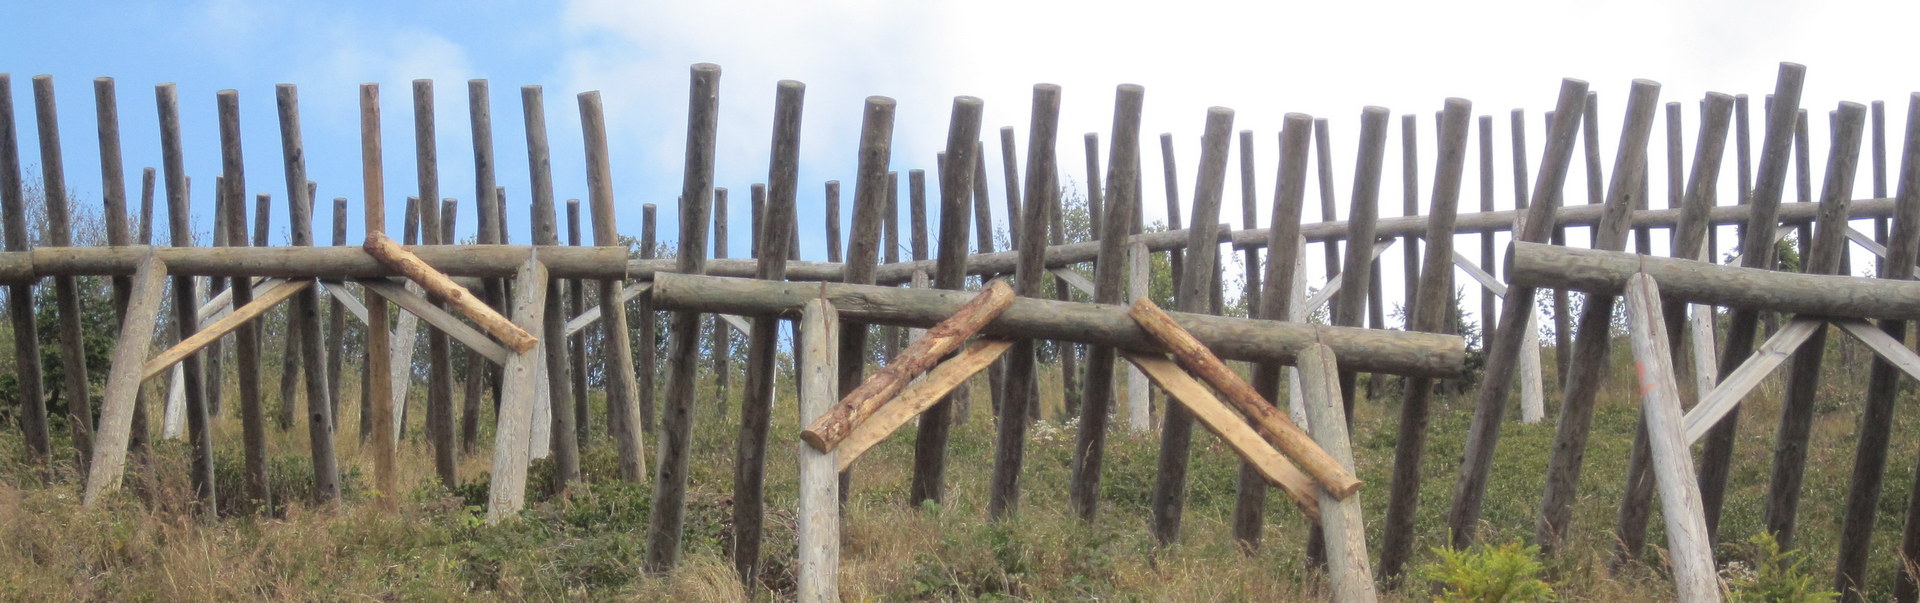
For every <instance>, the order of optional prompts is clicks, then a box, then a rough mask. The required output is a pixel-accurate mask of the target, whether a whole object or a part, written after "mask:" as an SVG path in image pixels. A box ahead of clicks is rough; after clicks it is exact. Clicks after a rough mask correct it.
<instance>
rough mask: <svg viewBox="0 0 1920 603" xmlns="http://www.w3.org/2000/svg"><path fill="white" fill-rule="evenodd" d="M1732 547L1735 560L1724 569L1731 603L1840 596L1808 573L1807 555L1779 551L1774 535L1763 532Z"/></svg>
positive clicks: (1806, 601)
mask: <svg viewBox="0 0 1920 603" xmlns="http://www.w3.org/2000/svg"><path fill="white" fill-rule="evenodd" d="M1733 548H1734V549H1735V550H1734V551H1733V555H1732V556H1733V557H1734V559H1735V560H1734V561H1730V562H1728V563H1727V565H1726V567H1725V568H1722V570H1721V573H1722V576H1723V577H1724V578H1725V579H1726V581H1727V588H1728V590H1729V591H1731V592H1730V593H1729V594H1730V596H1729V597H1728V598H1727V600H1728V601H1734V602H1736V603H1738V602H1741V601H1755V602H1761V601H1765V602H1768V603H1812V602H1816V601H1832V600H1834V598H1836V597H1839V596H1840V594H1839V593H1836V592H1833V591H1831V590H1827V589H1826V587H1825V586H1823V582H1824V581H1823V580H1821V579H1820V578H1818V577H1816V576H1814V575H1813V573H1812V572H1810V571H1807V554H1806V553H1805V552H1802V551H1794V550H1786V551H1783V550H1780V543H1779V542H1778V541H1776V540H1774V539H1773V533H1771V532H1767V531H1764V530H1763V531H1761V532H1760V533H1759V534H1755V535H1754V536H1753V537H1752V538H1748V539H1747V541H1746V542H1745V543H1741V544H1739V545H1736V546H1735V547H1733Z"/></svg>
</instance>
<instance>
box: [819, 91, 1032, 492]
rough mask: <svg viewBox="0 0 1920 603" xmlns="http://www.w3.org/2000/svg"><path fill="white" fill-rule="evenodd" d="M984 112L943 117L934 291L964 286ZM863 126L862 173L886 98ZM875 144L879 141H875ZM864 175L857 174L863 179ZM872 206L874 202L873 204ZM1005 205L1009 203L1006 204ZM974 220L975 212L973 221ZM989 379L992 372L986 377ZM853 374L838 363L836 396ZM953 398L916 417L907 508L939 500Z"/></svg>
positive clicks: (958, 109)
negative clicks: (944, 141) (944, 139)
mask: <svg viewBox="0 0 1920 603" xmlns="http://www.w3.org/2000/svg"><path fill="white" fill-rule="evenodd" d="M984 108H985V107H984V103H983V102H982V101H981V100H980V99H978V98H975V97H971V96H958V97H954V99H953V103H952V108H951V109H950V110H949V117H948V118H947V145H946V155H947V162H946V164H945V165H943V166H941V171H940V238H939V240H938V245H939V248H938V249H937V250H936V252H937V254H938V259H937V260H936V263H935V271H934V273H933V286H934V288H936V289H944V290H949V291H959V290H961V289H964V288H965V287H966V273H965V271H964V266H965V261H966V260H965V259H966V257H967V227H968V224H967V214H968V212H967V204H968V203H969V200H970V199H971V200H972V202H975V203H979V204H985V203H986V201H987V198H986V195H985V192H984V191H978V192H976V190H975V189H974V187H976V186H984V184H985V183H984V181H983V180H982V179H981V178H980V176H982V175H983V173H984V171H985V167H984V164H985V162H986V157H985V156H984V155H983V154H982V150H983V148H984V147H983V145H982V144H980V143H979V138H980V116H981V114H982V112H983V111H984ZM871 109H872V107H871V106H870V107H869V110H870V111H871ZM869 125H870V126H873V127H874V130H873V131H872V132H871V134H868V133H867V132H863V136H862V143H861V144H862V146H861V148H862V150H861V157H862V162H861V168H862V170H866V169H868V168H867V166H868V162H867V161H866V159H865V157H866V152H867V149H868V148H869V147H868V146H867V145H868V142H867V141H868V140H869V139H868V138H867V136H869V135H871V136H876V137H877V136H879V135H880V134H881V130H883V129H884V133H885V136H886V137H888V138H891V136H892V135H893V105H892V102H891V99H889V102H888V104H887V105H886V114H885V119H884V126H883V127H882V125H881V124H880V123H875V122H874V121H870V122H869ZM1001 133H1002V136H1003V140H1002V142H1003V143H1009V142H1010V140H1011V135H1012V134H1011V130H1006V129H1003V130H1001ZM875 142H880V141H878V140H876V141H875ZM884 144H885V143H881V144H877V145H876V147H878V148H885V147H884ZM1007 148H1009V149H1010V148H1011V147H1010V146H1008V147H1007ZM886 165H887V164H886V160H885V159H883V158H875V161H874V167H875V168H876V172H875V175H876V176H877V171H878V169H884V168H885V167H886ZM1007 170H1008V173H1009V174H1015V173H1018V172H1017V169H1016V168H1015V167H1013V164H1012V163H1011V162H1009V163H1008V168H1007ZM865 173H866V172H864V171H863V174H865ZM876 184H877V182H876ZM1007 187H1008V190H1009V191H1010V192H1012V191H1015V190H1017V189H1016V184H1015V183H1013V182H1011V181H1009V183H1008V184H1007ZM876 189H877V187H876ZM875 201H876V202H877V201H878V199H876V200H875ZM1009 203H1012V202H1011V201H1010V202H1009ZM876 204H877V203H876ZM977 215H978V214H977V213H976V216H977ZM1008 221H1009V222H1017V220H1014V219H1012V218H1011V217H1009V219H1008ZM1015 232H1019V231H1015ZM981 242H987V243H990V241H989V240H986V239H982V240H981ZM868 257H871V256H868ZM849 259H851V256H849ZM862 268H863V271H864V274H862V275H860V276H861V277H862V278H863V279H865V280H866V281H867V282H873V273H872V272H871V270H872V269H871V268H870V267H869V266H862ZM847 282H849V283H851V282H853V279H852V278H851V277H850V278H848V281H847ZM968 297H971V296H968ZM835 309H836V311H837V310H838V305H837V304H836V305H835ZM949 314H951V312H949ZM945 318H947V316H942V317H941V319H942V320H944V319H945ZM926 326H930V325H926ZM858 332H859V331H842V336H843V337H844V336H845V335H846V334H848V333H858ZM851 343H852V342H851V341H850V340H847V339H844V338H843V339H842V340H841V346H842V347H841V354H840V361H841V362H843V363H844V362H847V361H848V359H849V357H850V353H851V352H853V351H855V350H854V348H852V347H851ZM992 366H996V367H997V366H1003V365H998V364H996V365H992ZM992 370H996V369H991V368H990V369H989V371H992ZM989 374H990V375H991V374H992V373H991V372H990V373H989ZM1003 374H1004V373H1003ZM859 375H860V371H859V370H858V369H856V368H853V367H848V366H846V365H844V364H842V365H841V367H840V391H841V393H842V394H851V393H852V392H854V391H855V390H856V389H857V388H858V387H859V385H860V382H861V381H860V380H859V379H856V377H858V376H859ZM1003 378H1004V377H1003ZM989 386H990V387H991V386H992V382H991V381H990V382H989ZM993 395H1000V394H999V393H998V392H997V390H996V393H995V394H993ZM957 398H958V397H957V396H954V395H952V394H949V395H948V396H947V397H946V399H945V400H943V401H941V402H940V403H938V404H936V405H934V407H933V408H931V409H928V410H927V412H926V413H924V414H922V415H921V417H920V427H919V432H918V434H917V439H916V440H915V442H914V451H913V453H914V456H913V481H912V483H911V484H910V485H909V487H908V490H907V501H908V502H909V504H913V505H915V506H919V505H922V504H925V503H926V502H928V501H931V502H934V503H939V502H941V501H943V500H945V495H946V494H945V490H946V479H947V478H946V472H947V442H948V439H949V434H950V433H951V431H952V425H953V423H954V414H955V406H956V404H955V400H956V399H957ZM995 409H996V410H997V409H999V406H997V405H996V406H995ZM1015 422H1019V421H1015ZM843 484H844V482H843ZM840 494H841V495H842V496H845V495H846V492H844V491H843V492H841V493H840Z"/></svg>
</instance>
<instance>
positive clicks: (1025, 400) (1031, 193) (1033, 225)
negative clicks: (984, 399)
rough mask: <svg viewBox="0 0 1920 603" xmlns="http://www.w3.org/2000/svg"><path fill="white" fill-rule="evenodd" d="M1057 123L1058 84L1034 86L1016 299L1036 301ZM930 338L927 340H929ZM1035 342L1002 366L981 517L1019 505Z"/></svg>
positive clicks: (1021, 342)
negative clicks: (1002, 388)
mask: <svg viewBox="0 0 1920 603" xmlns="http://www.w3.org/2000/svg"><path fill="white" fill-rule="evenodd" d="M1059 125H1060V86H1058V85H1055V84H1035V85H1034V86H1033V103H1032V109H1031V111H1030V121H1029V124H1028V127H1027V170H1026V183H1025V184H1026V194H1025V206H1024V208H1023V209H1024V213H1022V214H1018V215H1019V216H1020V219H1018V220H1012V219H1011V217H1012V214H1010V215H1009V222H1010V223H1012V222H1018V223H1022V224H1023V225H1022V226H1021V228H1020V229H1018V230H1016V231H1015V232H1017V233H1018V234H1017V235H1016V241H1017V243H1016V244H1015V248H1016V249H1018V250H1019V252H1020V264H1019V265H1018V267H1017V268H1016V269H1015V270H1014V277H1013V282H1014V284H1013V292H1015V293H1017V294H1018V295H1020V296H1022V297H1038V296H1039V294H1040V284H1041V277H1042V276H1044V274H1045V270H1044V264H1045V262H1043V261H1042V257H1041V256H1042V254H1044V252H1045V251H1046V245H1047V239H1046V236H1047V208H1048V207H1049V205H1050V203H1051V202H1052V196H1053V195H1054V194H1056V193H1057V192H1058V189H1057V188H1056V187H1055V186H1054V172H1055V170H1056V168H1057V162H1056V161H1055V160H1054V159H1055V158H1054V149H1055V147H1056V146H1057V145H1056V140H1057V138H1058V134H1059ZM929 338H931V337H929ZM1036 345H1037V344H1036V342H1035V341H1034V340H1033V339H1026V338H1021V339H1016V340H1014V342H1013V348H1012V349H1010V350H1008V351H1007V355H1006V356H1004V357H1003V360H1002V362H1004V363H1005V364H1006V366H1007V369H1006V370H1007V377H1006V381H1005V383H1006V390H1007V393H1006V402H1005V403H1003V404H1002V405H1001V407H1000V421H999V422H998V423H996V424H995V427H996V429H995V430H994V448H993V471H992V473H991V475H990V476H989V477H988V482H987V484H988V493H987V516H988V517H989V518H992V519H995V520H1000V519H1006V518H1008V517H1011V516H1013V515H1015V514H1016V513H1017V512H1018V510H1019V507H1020V467H1021V465H1022V464H1023V462H1024V460H1025V457H1026V446H1027V423H1028V422H1029V421H1030V420H1032V417H1031V415H1032V414H1033V410H1034V409H1036V408H1037V407H1038V405H1039V403H1040V401H1039V400H1038V399H1037V398H1038V395H1037V391H1038V390H1037V389H1036V388H1035V387H1034V386H1035V384H1036V383H1037V381H1036V377H1037V375H1036V374H1035V373H1036V371H1037V366H1036V365H1037V361H1036V360H1035V358H1034V356H1035V350H1036Z"/></svg>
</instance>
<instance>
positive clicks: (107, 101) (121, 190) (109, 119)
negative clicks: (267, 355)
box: [0, 77, 165, 463]
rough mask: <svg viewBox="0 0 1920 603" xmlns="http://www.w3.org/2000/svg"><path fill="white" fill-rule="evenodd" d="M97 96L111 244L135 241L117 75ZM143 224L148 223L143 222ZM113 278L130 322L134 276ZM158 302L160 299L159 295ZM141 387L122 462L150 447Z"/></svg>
mask: <svg viewBox="0 0 1920 603" xmlns="http://www.w3.org/2000/svg"><path fill="white" fill-rule="evenodd" d="M93 99H94V100H93V103H94V117H95V122H96V124H97V126H96V130H97V132H98V134H99V141H100V200H101V204H102V206H103V207H102V213H101V215H102V218H103V219H104V220H105V221H106V230H107V244H108V245H128V244H131V243H132V242H133V241H132V234H131V233H130V232H128V225H127V217H128V216H127V183H126V168H125V166H124V164H123V163H122V162H121V155H120V107H119V100H118V98H117V96H116V95H115V93H114V87H113V78H106V77H102V78H94V80H93ZM0 180H4V178H0ZM146 184H147V185H148V186H147V190H146V191H143V192H145V193H148V197H147V198H146V199H145V201H146V202H147V203H149V204H150V203H152V198H151V192H152V186H151V184H152V180H150V179H149V180H147V181H146ZM5 195H6V193H0V196H5ZM142 226H145V225H144V224H143V225H142ZM156 278H158V279H161V280H160V281H159V282H161V283H163V284H164V282H165V281H164V279H165V277H164V276H160V277H156ZM111 280H112V283H113V311H114V318H115V319H116V320H119V321H120V323H121V324H123V325H124V324H126V323H127V308H128V306H129V305H131V304H132V298H133V295H134V291H133V286H134V285H133V280H132V279H130V278H114V279H111ZM153 295H155V296H158V295H160V293H159V292H158V291H155V292H154V293H153ZM154 303H155V304H158V303H159V301H158V299H157V298H156V299H155V301H154ZM157 319H158V316H157V314H156V315H154V316H149V317H147V319H146V320H145V321H144V322H145V323H147V324H145V325H144V326H146V327H148V331H149V333H148V334H147V335H148V341H151V340H152V333H151V332H150V331H151V330H152V329H151V327H152V326H153V323H154V322H155V321H156V320H157ZM116 345H117V343H116ZM109 371H111V368H109ZM109 380H111V377H109ZM139 390H140V388H138V387H136V388H134V393H133V396H132V397H131V398H130V399H129V400H128V401H127V402H128V408H127V410H128V412H130V413H131V418H130V420H129V423H128V425H129V427H128V429H129V431H130V432H131V433H130V434H129V437H128V438H126V440H127V442H126V443H125V444H120V443H115V444H109V446H111V447H113V448H114V449H116V451H117V454H118V455H119V456H118V458H119V462H122V463H124V462H125V459H126V456H125V454H126V451H127V448H128V447H129V446H131V447H133V448H135V449H144V448H145V447H146V444H145V442H146V431H147V421H146V417H145V416H144V415H145V410H146V409H145V407H144V405H143V404H142V403H141V402H140V397H141V396H140V391H139ZM105 413H106V405H105V403H104V402H103V403H102V404H101V415H102V416H101V421H102V424H101V426H100V429H102V430H104V429H105V421H106V417H105ZM96 435H99V434H96ZM99 456H100V448H99V446H97V445H96V446H95V447H94V457H95V458H96V459H97V458H98V457H99Z"/></svg>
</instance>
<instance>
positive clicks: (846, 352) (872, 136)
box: [821, 96, 944, 497]
mask: <svg viewBox="0 0 1920 603" xmlns="http://www.w3.org/2000/svg"><path fill="white" fill-rule="evenodd" d="M893 109H894V102H893V99H891V98H887V97H884V96H869V97H867V99H866V101H865V103H864V105H863V106H862V113H861V115H862V120H861V126H860V147H859V149H858V151H857V156H858V162H859V164H858V166H857V172H856V174H855V176H854V183H853V223H852V229H851V231H850V232H849V233H848V237H847V253H846V260H847V269H846V273H845V275H844V279H845V281H846V282H848V283H855V284H871V283H872V282H873V271H874V268H875V266H876V265H878V263H879V257H880V248H879V245H880V239H881V233H882V231H883V230H884V229H885V226H884V225H883V224H882V220H883V218H884V217H885V208H884V207H883V205H884V204H885V203H887V198H888V197H890V196H891V195H892V193H893V192H894V190H895V187H894V185H892V184H889V182H890V180H892V179H893V178H894V174H891V173H889V172H888V171H887V164H888V162H889V157H890V155H891V150H890V149H891V144H892V141H893ZM868 331H869V329H868V327H867V326H866V325H858V324H852V323H848V324H845V325H843V326H842V327H841V328H840V330H839V334H838V335H837V336H838V337H839V341H840V348H839V351H838V354H839V369H838V371H837V374H836V375H835V377H834V380H835V385H834V387H835V391H836V392H839V393H851V392H852V391H853V390H854V389H855V388H858V387H859V386H860V383H861V382H862V381H863V380H864V375H863V373H862V371H863V369H864V368H865V365H866V361H867V354H868V350H867V336H868ZM834 399H835V400H838V399H839V395H835V396H834ZM824 410H825V408H824V407H822V409H821V411H822V412H824ZM928 420H931V419H928ZM925 423H926V420H923V421H922V424H923V425H924V424H925ZM922 439H923V440H924V439H925V437H924V436H923V437H922ZM941 459H942V460H944V457H941ZM922 467H923V461H922V460H920V459H918V458H916V460H915V465H914V483H916V484H918V483H919V482H920V480H921V479H922V475H924V474H923V469H922ZM935 469H938V467H936V468H935ZM842 479H844V478H842ZM836 488H837V486H836ZM935 492H936V496H937V492H938V489H937V488H936V489H935ZM835 496H836V497H837V496H838V494H835Z"/></svg>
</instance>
